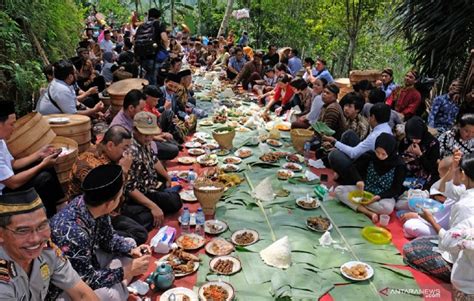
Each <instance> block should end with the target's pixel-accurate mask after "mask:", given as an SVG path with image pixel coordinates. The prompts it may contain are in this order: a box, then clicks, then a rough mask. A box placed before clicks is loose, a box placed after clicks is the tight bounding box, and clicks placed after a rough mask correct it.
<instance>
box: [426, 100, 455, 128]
mask: <svg viewBox="0 0 474 301" xmlns="http://www.w3.org/2000/svg"><path fill="white" fill-rule="evenodd" d="M458 113H459V107H458V105H457V104H455V103H454V102H453V100H451V99H450V98H449V95H448V94H443V95H440V96H438V97H436V98H435V99H434V100H433V105H432V106H431V112H430V115H429V116H428V126H430V127H432V128H435V129H437V130H438V131H439V132H440V133H444V132H446V131H447V130H449V129H451V127H452V126H453V125H454V123H455V121H456V116H457V115H458Z"/></svg>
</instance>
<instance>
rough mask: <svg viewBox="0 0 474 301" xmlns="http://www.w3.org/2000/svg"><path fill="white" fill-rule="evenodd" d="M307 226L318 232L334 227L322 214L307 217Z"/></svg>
mask: <svg viewBox="0 0 474 301" xmlns="http://www.w3.org/2000/svg"><path fill="white" fill-rule="evenodd" d="M306 226H307V227H308V228H309V229H311V230H313V231H316V232H326V231H329V230H331V229H332V224H331V221H330V220H329V219H328V218H326V217H322V216H310V217H308V219H306Z"/></svg>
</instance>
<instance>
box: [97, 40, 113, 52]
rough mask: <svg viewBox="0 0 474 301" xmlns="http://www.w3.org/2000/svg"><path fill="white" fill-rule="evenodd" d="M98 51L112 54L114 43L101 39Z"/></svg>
mask: <svg viewBox="0 0 474 301" xmlns="http://www.w3.org/2000/svg"><path fill="white" fill-rule="evenodd" d="M100 49H102V51H104V52H113V51H114V43H112V41H110V40H108V41H107V40H106V39H103V40H102V42H100Z"/></svg>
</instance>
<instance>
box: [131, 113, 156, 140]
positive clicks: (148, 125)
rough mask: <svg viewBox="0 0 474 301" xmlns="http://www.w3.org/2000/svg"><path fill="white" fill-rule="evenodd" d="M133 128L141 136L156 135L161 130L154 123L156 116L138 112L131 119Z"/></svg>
mask: <svg viewBox="0 0 474 301" xmlns="http://www.w3.org/2000/svg"><path fill="white" fill-rule="evenodd" d="M133 126H134V127H135V128H136V129H137V131H138V132H140V133H141V134H143V135H158V134H159V133H161V129H160V128H159V127H158V125H157V123H156V116H155V115H154V114H152V113H149V112H143V111H142V112H139V113H137V114H136V115H135V118H133Z"/></svg>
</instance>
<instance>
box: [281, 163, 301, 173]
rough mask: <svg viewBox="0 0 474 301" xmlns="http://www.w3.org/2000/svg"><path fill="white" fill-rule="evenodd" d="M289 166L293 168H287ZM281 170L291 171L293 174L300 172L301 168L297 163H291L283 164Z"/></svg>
mask: <svg viewBox="0 0 474 301" xmlns="http://www.w3.org/2000/svg"><path fill="white" fill-rule="evenodd" d="M290 166H293V168H289V167H290ZM283 168H284V169H288V170H291V171H293V172H300V171H302V170H303V166H301V165H300V164H298V163H293V162H288V163H285V164H283Z"/></svg>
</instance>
